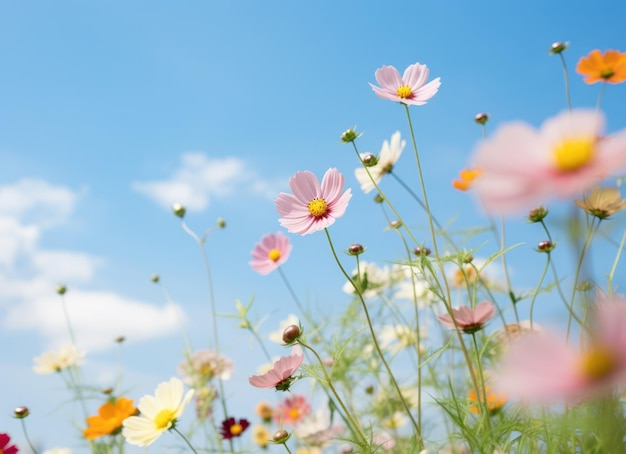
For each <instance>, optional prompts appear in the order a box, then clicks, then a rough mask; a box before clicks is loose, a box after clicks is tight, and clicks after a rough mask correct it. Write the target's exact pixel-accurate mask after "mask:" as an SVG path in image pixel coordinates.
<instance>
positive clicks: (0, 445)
mask: <svg viewBox="0 0 626 454" xmlns="http://www.w3.org/2000/svg"><path fill="white" fill-rule="evenodd" d="M9 443H11V437H9V435H8V434H0V452H1V453H2V454H17V452H18V449H17V446H15V445H11V446H9Z"/></svg>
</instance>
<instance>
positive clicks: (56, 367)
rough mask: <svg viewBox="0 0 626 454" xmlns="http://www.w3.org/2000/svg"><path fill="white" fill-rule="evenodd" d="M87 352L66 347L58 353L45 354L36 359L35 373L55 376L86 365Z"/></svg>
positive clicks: (71, 346) (74, 347)
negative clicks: (74, 367) (69, 368)
mask: <svg viewBox="0 0 626 454" xmlns="http://www.w3.org/2000/svg"><path fill="white" fill-rule="evenodd" d="M84 357H85V352H84V351H82V350H79V349H78V348H76V346H74V345H65V346H63V347H61V348H60V349H59V351H58V352H45V353H43V354H42V355H41V356H37V357H36V358H34V361H35V365H34V366H33V371H35V372H36V373H38V374H54V373H55V372H60V371H62V370H63V369H66V368H68V367H72V366H78V365H80V364H83V363H84Z"/></svg>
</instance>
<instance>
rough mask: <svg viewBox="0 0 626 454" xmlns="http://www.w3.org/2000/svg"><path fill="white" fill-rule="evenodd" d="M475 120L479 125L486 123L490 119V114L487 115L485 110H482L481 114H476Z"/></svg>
mask: <svg viewBox="0 0 626 454" xmlns="http://www.w3.org/2000/svg"><path fill="white" fill-rule="evenodd" d="M474 121H475V122H476V123H478V124H479V125H484V124H485V123H487V122H488V121H489V115H487V114H486V113H484V112H481V113H479V114H476V116H475V117H474Z"/></svg>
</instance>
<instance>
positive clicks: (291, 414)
mask: <svg viewBox="0 0 626 454" xmlns="http://www.w3.org/2000/svg"><path fill="white" fill-rule="evenodd" d="M299 416H300V409H298V408H292V409H291V410H289V417H290V418H291V419H298V417H299Z"/></svg>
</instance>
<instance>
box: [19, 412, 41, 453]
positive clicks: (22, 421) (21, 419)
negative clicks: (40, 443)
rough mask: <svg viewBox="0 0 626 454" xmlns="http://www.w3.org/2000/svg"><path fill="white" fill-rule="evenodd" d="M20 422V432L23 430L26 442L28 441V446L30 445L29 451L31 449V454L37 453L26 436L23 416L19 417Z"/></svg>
mask: <svg viewBox="0 0 626 454" xmlns="http://www.w3.org/2000/svg"><path fill="white" fill-rule="evenodd" d="M20 422H21V423H22V432H24V438H26V442H27V443H28V446H30V449H31V451H33V454H37V450H36V449H35V447H34V446H33V443H32V442H31V441H30V437H29V436H28V432H27V431H26V423H25V422H24V418H20Z"/></svg>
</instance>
